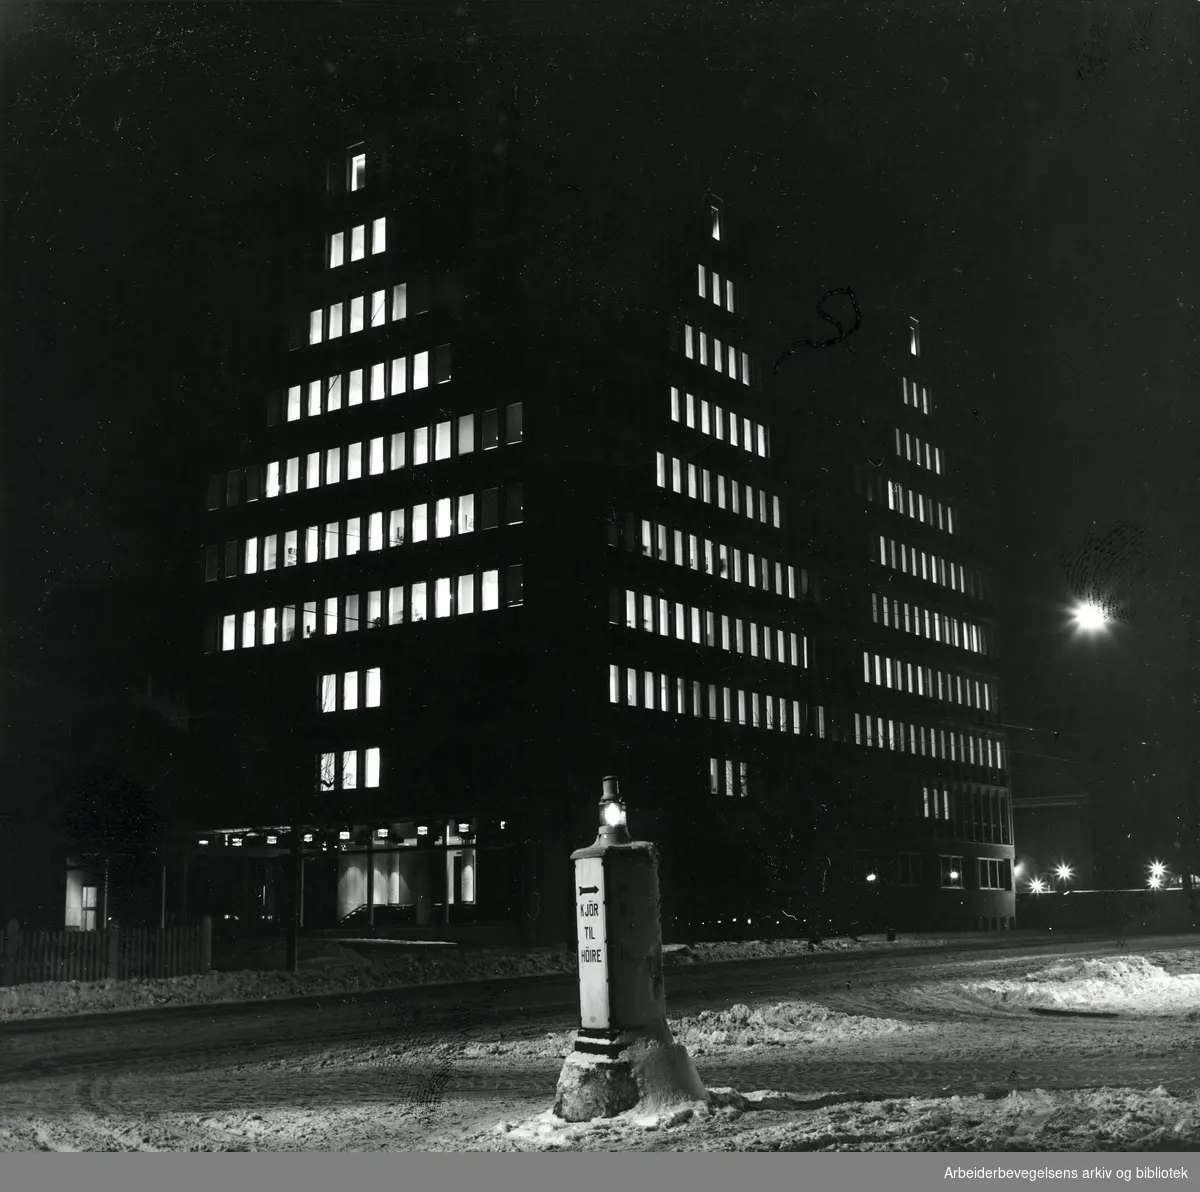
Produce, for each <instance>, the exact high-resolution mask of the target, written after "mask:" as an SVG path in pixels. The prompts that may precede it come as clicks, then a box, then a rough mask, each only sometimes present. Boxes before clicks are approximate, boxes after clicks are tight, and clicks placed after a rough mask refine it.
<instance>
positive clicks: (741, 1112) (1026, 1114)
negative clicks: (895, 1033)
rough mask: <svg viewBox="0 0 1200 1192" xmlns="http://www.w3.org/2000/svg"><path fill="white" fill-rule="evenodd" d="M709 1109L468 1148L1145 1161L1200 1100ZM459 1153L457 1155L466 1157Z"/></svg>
mask: <svg viewBox="0 0 1200 1192" xmlns="http://www.w3.org/2000/svg"><path fill="white" fill-rule="evenodd" d="M713 1092H714V1094H715V1095H714V1097H713V1102H712V1103H711V1104H709V1105H703V1104H699V1103H697V1104H693V1105H685V1106H680V1107H678V1108H676V1109H675V1110H673V1111H668V1112H664V1113H660V1114H657V1115H650V1116H647V1115H645V1114H642V1113H639V1111H638V1110H636V1109H634V1110H630V1111H629V1112H628V1113H624V1114H621V1115H620V1116H619V1117H616V1118H610V1119H607V1120H604V1121H595V1122H583V1123H580V1124H577V1125H573V1124H567V1123H565V1122H562V1121H559V1120H558V1119H557V1118H555V1117H554V1115H553V1114H552V1113H549V1112H547V1113H543V1114H540V1115H538V1116H536V1117H534V1118H531V1119H528V1120H526V1121H524V1122H519V1123H515V1124H514V1123H511V1122H502V1123H499V1124H498V1125H497V1126H496V1127H494V1128H493V1130H494V1133H493V1136H492V1138H490V1139H489V1138H487V1137H486V1136H484V1137H476V1138H468V1139H463V1143H464V1144H465V1145H464V1146H463V1147H462V1149H464V1150H492V1149H495V1150H507V1151H549V1150H597V1151H643V1150H678V1151H1139V1150H1183V1149H1188V1150H1190V1149H1193V1148H1194V1146H1195V1144H1196V1139H1197V1138H1198V1137H1200V1096H1196V1095H1193V1096H1188V1097H1175V1096H1172V1095H1171V1094H1170V1093H1168V1092H1167V1091H1166V1090H1165V1089H1163V1088H1157V1089H1153V1090H1151V1091H1149V1092H1143V1091H1140V1090H1136V1089H1094V1090H1085V1091H1078V1092H1076V1091H1071V1092H1045V1091H1043V1090H1040V1089H1036V1090H1033V1091H1029V1092H1012V1093H1009V1094H1008V1095H1007V1096H1005V1097H1002V1098H996V1099H989V1098H986V1097H978V1096H975V1097H936V1098H918V1097H909V1098H903V1099H883V1100H879V1101H865V1102H864V1101H846V1102H838V1101H837V1099H836V1096H834V1097H833V1099H834V1102H835V1103H834V1104H828V1100H829V1098H827V1097H822V1096H820V1095H814V1094H809V1095H802V1094H788V1093H777V1092H772V1091H760V1092H755V1093H749V1094H745V1095H742V1094H739V1093H737V1092H735V1091H734V1090H731V1089H722V1090H713ZM456 1149H457V1148H456Z"/></svg>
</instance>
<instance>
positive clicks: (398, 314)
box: [392, 281, 408, 319]
mask: <svg viewBox="0 0 1200 1192" xmlns="http://www.w3.org/2000/svg"><path fill="white" fill-rule="evenodd" d="M407 317H408V283H407V282H403V281H402V282H401V283H400V284H399V285H398V286H392V318H393V319H404V318H407Z"/></svg>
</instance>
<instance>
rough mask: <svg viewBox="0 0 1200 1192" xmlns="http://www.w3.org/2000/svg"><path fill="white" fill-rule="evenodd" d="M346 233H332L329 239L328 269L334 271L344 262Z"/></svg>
mask: <svg viewBox="0 0 1200 1192" xmlns="http://www.w3.org/2000/svg"><path fill="white" fill-rule="evenodd" d="M345 253H346V233H345V232H334V234H333V235H332V236H330V237H329V268H330V269H336V268H337V267H338V266H339V265H340V264H342V262H343V261H344V260H345Z"/></svg>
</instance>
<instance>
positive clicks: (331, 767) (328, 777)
mask: <svg viewBox="0 0 1200 1192" xmlns="http://www.w3.org/2000/svg"><path fill="white" fill-rule="evenodd" d="M317 775H318V777H317V782H318V785H319V786H320V788H321V790H325V791H331V790H333V789H334V787H335V786H336V785H337V754H336V753H323V754H321V760H320V765H319V768H318V771H317Z"/></svg>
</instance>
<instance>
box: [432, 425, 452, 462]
mask: <svg viewBox="0 0 1200 1192" xmlns="http://www.w3.org/2000/svg"><path fill="white" fill-rule="evenodd" d="M433 458H434V459H449V458H450V423H449V422H448V421H447V422H439V423H438V424H437V426H436V427H435V428H434V432H433Z"/></svg>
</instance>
